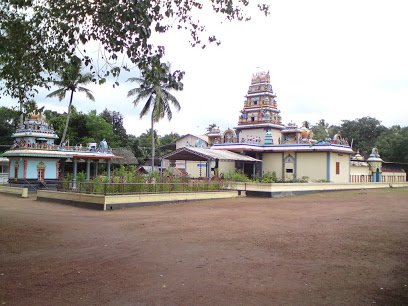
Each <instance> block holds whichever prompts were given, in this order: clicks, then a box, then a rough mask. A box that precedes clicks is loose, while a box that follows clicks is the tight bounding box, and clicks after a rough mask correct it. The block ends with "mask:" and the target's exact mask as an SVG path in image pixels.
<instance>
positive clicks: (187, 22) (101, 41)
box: [0, 0, 269, 95]
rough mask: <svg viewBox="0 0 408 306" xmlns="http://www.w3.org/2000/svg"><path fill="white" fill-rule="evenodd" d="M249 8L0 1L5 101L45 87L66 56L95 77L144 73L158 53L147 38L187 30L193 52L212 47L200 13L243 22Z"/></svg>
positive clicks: (234, 2) (173, 0)
mask: <svg viewBox="0 0 408 306" xmlns="http://www.w3.org/2000/svg"><path fill="white" fill-rule="evenodd" d="M249 2H250V1H247V0H245V1H244V0H211V1H208V2H207V1H197V0H155V1H151V0H139V1H88V0H77V1H67V0H48V1H22V0H20V1H16V0H3V1H0V65H5V66H7V73H5V74H3V75H1V76H0V79H3V80H5V88H6V89H7V90H6V92H7V93H13V95H14V93H16V91H14V89H15V88H16V87H17V84H20V85H21V86H27V90H31V89H32V88H33V86H37V85H39V86H46V84H47V81H48V76H52V73H53V72H55V71H57V69H58V67H59V66H60V65H61V64H62V63H63V62H64V60H65V59H66V58H71V57H72V56H74V55H79V54H80V56H81V60H82V61H83V62H84V63H85V65H86V66H88V67H89V68H90V69H91V70H92V72H95V79H96V78H104V77H107V76H110V75H113V76H114V77H117V76H118V75H119V73H120V71H121V70H122V69H123V70H129V68H128V66H129V62H131V66H137V67H138V68H139V70H141V71H142V72H143V73H144V72H145V70H146V69H147V70H148V69H149V66H151V65H152V64H154V60H155V59H158V62H160V61H161V59H162V58H163V56H164V55H165V49H164V47H163V46H160V45H156V44H155V43H154V42H153V39H152V36H153V35H152V33H153V32H156V33H164V32H166V31H168V30H169V29H171V28H175V29H179V30H184V31H187V32H188V33H189V34H190V35H189V36H190V43H191V45H193V46H197V45H198V46H201V47H205V46H206V45H207V44H208V43H211V42H214V43H219V40H218V39H217V38H216V37H215V35H213V33H206V28H205V26H204V25H203V24H201V23H200V21H199V19H198V17H199V16H200V13H201V14H203V11H205V12H206V13H207V12H214V14H218V15H219V16H221V17H224V18H223V19H224V20H229V21H231V20H249V19H250V16H249V15H248V14H247V6H248V5H249ZM258 8H259V9H260V11H261V13H264V14H265V15H268V13H269V11H268V9H269V6H268V5H266V4H262V3H261V4H258ZM5 30H7V31H8V32H5ZM4 33H6V34H4ZM95 42H96V43H97V44H98V46H99V55H100V56H98V60H95V59H93V58H92V56H91V55H89V54H88V53H87V52H86V50H88V49H89V48H88V46H92V47H93V44H94V43H95ZM16 55H18V57H17V56H16ZM156 63H157V62H156ZM99 64H100V65H99ZM17 65H20V68H22V69H20V68H18V66H17ZM2 89H3V88H0V91H2Z"/></svg>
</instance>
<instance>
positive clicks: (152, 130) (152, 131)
mask: <svg viewBox="0 0 408 306" xmlns="http://www.w3.org/2000/svg"><path fill="white" fill-rule="evenodd" d="M153 125H154V111H152V125H151V133H152V173H153V171H154V150H155V147H154V129H153Z"/></svg>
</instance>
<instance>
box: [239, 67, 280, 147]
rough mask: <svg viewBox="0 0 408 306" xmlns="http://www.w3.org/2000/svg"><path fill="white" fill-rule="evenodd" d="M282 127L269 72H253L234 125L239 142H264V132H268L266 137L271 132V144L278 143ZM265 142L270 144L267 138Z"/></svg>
mask: <svg viewBox="0 0 408 306" xmlns="http://www.w3.org/2000/svg"><path fill="white" fill-rule="evenodd" d="M283 129H284V126H283V125H282V118H281V116H280V110H279V109H278V106H277V102H276V95H275V93H274V92H273V89H272V85H271V80H270V76H269V72H258V73H255V74H254V75H253V76H252V80H251V85H250V86H249V88H248V93H247V95H246V96H245V102H244V108H243V109H242V110H241V115H240V117H239V121H238V126H237V127H236V130H237V131H238V135H239V142H243V143H255V144H256V143H259V144H264V143H265V134H266V133H267V132H269V133H268V137H270V135H271V134H272V144H278V143H280V138H281V132H280V131H281V130H283ZM267 142H268V143H267V144H270V140H269V138H268V141H267Z"/></svg>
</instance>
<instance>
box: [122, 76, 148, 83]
mask: <svg viewBox="0 0 408 306" xmlns="http://www.w3.org/2000/svg"><path fill="white" fill-rule="evenodd" d="M126 82H136V83H143V82H144V79H142V78H136V77H135V78H128V79H127V80H126Z"/></svg>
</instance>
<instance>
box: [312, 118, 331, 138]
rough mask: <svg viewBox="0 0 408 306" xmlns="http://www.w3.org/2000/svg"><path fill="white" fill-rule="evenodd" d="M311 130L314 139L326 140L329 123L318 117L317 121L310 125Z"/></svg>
mask: <svg viewBox="0 0 408 306" xmlns="http://www.w3.org/2000/svg"><path fill="white" fill-rule="evenodd" d="M312 132H313V135H314V139H316V140H326V139H327V138H328V137H329V124H328V123H327V122H326V121H325V120H324V119H320V120H319V122H318V123H316V124H315V125H313V126H312Z"/></svg>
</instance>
